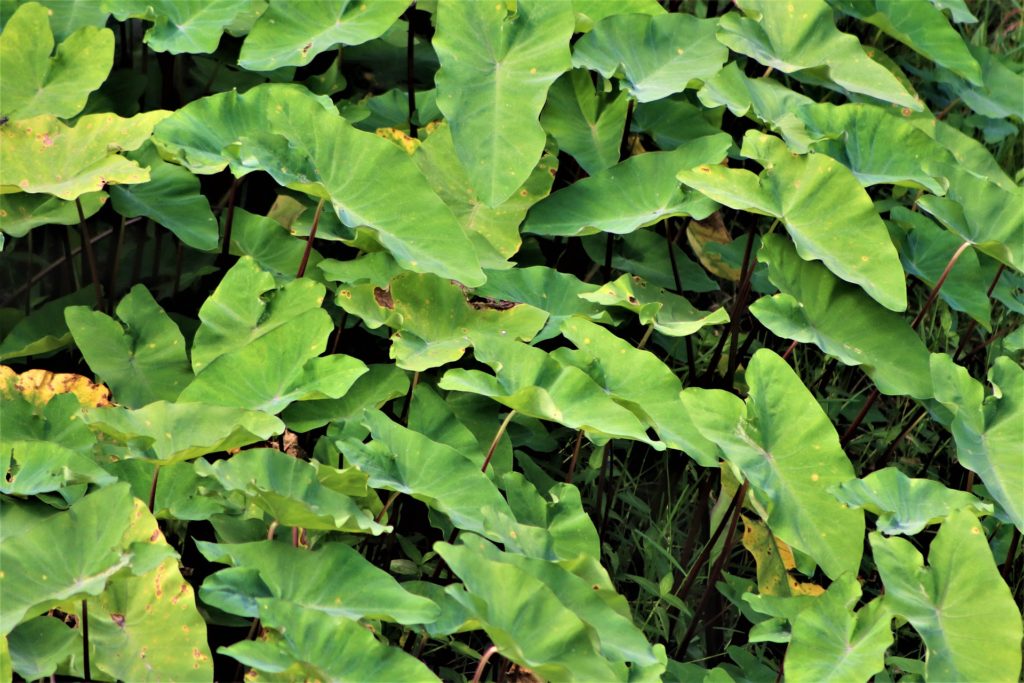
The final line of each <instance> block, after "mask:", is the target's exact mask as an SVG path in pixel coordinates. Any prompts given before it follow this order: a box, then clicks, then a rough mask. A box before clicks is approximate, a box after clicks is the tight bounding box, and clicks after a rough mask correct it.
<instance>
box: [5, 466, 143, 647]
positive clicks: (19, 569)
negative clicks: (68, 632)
mask: <svg viewBox="0 0 1024 683" xmlns="http://www.w3.org/2000/svg"><path fill="white" fill-rule="evenodd" d="M18 506H19V504H18V503H11V502H8V501H6V500H5V501H4V504H3V507H2V508H0V520H2V519H5V518H7V519H13V518H9V517H8V516H9V515H12V514H17V512H16V511H17V508H18ZM131 514H132V497H131V494H130V493H129V490H128V485H127V484H120V483H119V484H114V485H112V486H107V487H105V488H102V489H100V490H99V491H97V492H95V493H93V494H90V495H88V496H85V497H84V498H82V499H81V500H79V501H78V502H77V503H75V504H74V505H72V506H71V508H70V509H69V510H68V511H67V512H58V513H56V514H53V515H50V516H49V517H46V518H41V519H35V520H33V522H32V523H30V524H26V523H25V520H24V519H22V520H21V521H20V523H18V524H17V525H13V524H12V525H11V526H9V527H7V533H6V534H5V538H4V542H3V544H0V565H2V566H3V568H4V570H3V573H2V574H0V587H2V588H3V595H4V599H3V601H2V602H0V634H3V635H5V636H6V635H7V634H9V633H10V632H11V631H12V630H13V629H14V627H15V626H17V625H18V624H19V623H21V622H22V621H23V620H24V619H25V617H26V616H28V617H34V616H36V615H37V614H39V613H42V612H45V611H46V610H48V609H50V608H51V607H54V606H56V605H57V604H59V603H61V602H63V601H65V600H71V599H74V598H83V597H85V596H88V595H99V594H100V593H101V592H102V591H103V588H104V587H105V586H106V584H107V581H108V580H109V579H110V577H111V576H113V575H114V574H115V573H117V572H118V571H119V570H120V569H121V568H123V567H125V566H127V565H128V563H129V561H130V560H131V554H130V553H127V552H125V551H124V550H123V549H122V548H121V537H122V536H123V535H124V533H125V530H126V529H127V528H128V525H129V523H130V517H131ZM4 526H7V525H6V524H5V525H4ZM55 548H59V549H60V553H59V554H57V555H55V554H54V549H55Z"/></svg>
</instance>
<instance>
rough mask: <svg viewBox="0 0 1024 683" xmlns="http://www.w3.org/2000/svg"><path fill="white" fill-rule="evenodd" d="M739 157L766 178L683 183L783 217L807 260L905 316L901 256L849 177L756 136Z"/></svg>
mask: <svg viewBox="0 0 1024 683" xmlns="http://www.w3.org/2000/svg"><path fill="white" fill-rule="evenodd" d="M741 153H742V154H743V156H745V157H747V158H748V159H755V160H756V161H757V162H758V163H760V164H761V165H762V166H763V167H764V170H763V171H762V172H761V174H760V175H755V174H753V173H751V172H750V171H746V170H742V169H729V168H725V167H723V166H708V165H705V166H698V167H697V168H694V169H693V170H688V171H682V172H680V173H679V179H680V180H681V181H682V182H683V184H684V185H688V186H690V187H692V188H694V189H696V190H698V191H700V192H703V193H704V194H706V195H707V196H709V197H711V198H712V199H714V200H715V201H717V202H721V203H722V204H725V205H726V206H730V207H732V208H734V209H740V210H743V211H751V212H754V213H760V214H764V215H769V216H775V217H777V218H778V219H779V220H781V221H782V223H783V225H785V226H786V230H787V231H788V232H789V234H790V236H791V237H792V238H793V242H794V243H795V244H796V250H797V253H798V254H800V257H801V258H804V259H807V260H818V261H821V262H823V263H824V264H825V266H826V267H828V269H829V270H831V271H832V272H833V273H835V274H836V275H837V276H838V277H840V278H842V279H843V280H846V281H847V282H852V283H854V284H856V285H859V286H860V287H861V288H863V289H864V291H865V292H867V293H868V295H869V296H871V298H873V299H874V300H875V301H877V302H878V303H880V304H882V305H883V306H885V307H886V308H888V309H890V310H893V311H897V312H899V311H903V310H906V308H907V287H906V282H905V276H904V274H903V266H902V265H901V264H900V259H899V254H897V253H896V247H895V246H893V243H892V240H891V239H890V237H889V233H888V231H887V230H886V228H885V224H884V223H883V222H882V219H881V218H879V217H878V213H877V212H876V211H875V208H874V205H873V204H872V202H871V198H870V197H869V196H868V194H867V193H866V192H865V191H864V189H863V188H862V187H861V184H860V182H859V181H858V180H857V178H856V177H855V176H854V175H853V173H852V172H851V171H850V170H849V169H847V168H846V167H845V166H843V165H842V164H840V163H839V162H838V161H836V160H835V159H832V158H831V157H829V156H826V155H824V154H808V155H805V156H800V155H794V154H793V153H792V152H791V151H790V150H789V149H788V148H787V147H786V145H785V143H784V142H783V141H782V140H780V139H779V138H776V137H774V136H771V135H765V134H763V133H760V132H758V131H754V130H751V131H747V134H746V135H745V136H744V138H743V148H742V150H741Z"/></svg>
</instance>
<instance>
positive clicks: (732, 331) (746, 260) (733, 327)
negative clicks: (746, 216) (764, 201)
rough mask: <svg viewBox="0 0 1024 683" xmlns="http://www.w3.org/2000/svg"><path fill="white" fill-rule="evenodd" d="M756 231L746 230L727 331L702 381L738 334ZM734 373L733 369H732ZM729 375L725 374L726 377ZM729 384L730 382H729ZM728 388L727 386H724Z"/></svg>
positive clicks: (710, 372) (712, 373)
mask: <svg viewBox="0 0 1024 683" xmlns="http://www.w3.org/2000/svg"><path fill="white" fill-rule="evenodd" d="M756 232H757V231H756V230H755V227H754V225H753V224H751V226H750V228H749V229H748V230H747V245H746V247H745V248H744V249H743V266H742V268H740V281H739V285H738V287H737V289H736V299H735V301H733V305H732V311H730V312H729V329H728V330H727V331H726V332H723V333H722V336H721V338H720V339H719V340H718V344H717V345H715V351H714V353H713V354H712V355H711V362H710V363H708V368H707V370H705V371H704V381H705V382H709V381H710V380H711V377H712V376H713V375H714V374H715V369H716V368H717V367H718V361H720V360H721V359H722V351H723V350H725V342H726V340H727V339H729V338H730V337H732V338H735V335H737V334H739V327H738V326H739V317H740V312H741V308H742V306H743V305H744V304H745V303H746V300H747V293H748V291H749V289H750V279H751V273H752V272H753V270H754V268H753V266H752V265H751V263H750V254H751V252H752V251H753V246H754V234H755V233H756ZM736 350H737V349H736V343H735V341H734V342H733V344H732V346H731V347H730V353H729V355H730V358H729V365H730V366H732V363H733V359H732V355H733V354H734V353H735V351H736ZM733 372H735V368H733ZM728 374H729V373H727V375H728ZM730 384H731V382H730ZM726 387H727V388H728V385H726Z"/></svg>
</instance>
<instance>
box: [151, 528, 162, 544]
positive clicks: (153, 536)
mask: <svg viewBox="0 0 1024 683" xmlns="http://www.w3.org/2000/svg"><path fill="white" fill-rule="evenodd" d="M159 538H160V529H153V533H151V534H150V535H149V542H150V543H156V542H157V539H159Z"/></svg>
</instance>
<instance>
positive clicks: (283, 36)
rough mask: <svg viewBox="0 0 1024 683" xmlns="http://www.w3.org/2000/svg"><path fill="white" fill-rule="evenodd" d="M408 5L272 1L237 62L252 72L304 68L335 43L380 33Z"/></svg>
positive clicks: (402, 0)
mask: <svg viewBox="0 0 1024 683" xmlns="http://www.w3.org/2000/svg"><path fill="white" fill-rule="evenodd" d="M408 6H409V2H408V0H374V1H373V2H365V0H273V1H272V2H271V3H270V6H269V7H268V8H267V11H266V12H264V13H263V14H262V15H261V16H260V18H259V19H257V20H256V23H255V24H254V25H253V27H252V30H251V31H249V35H248V36H247V37H246V39H245V42H244V43H242V51H241V53H240V54H239V55H238V65H239V66H241V67H242V68H244V69H250V70H252V71H272V70H274V69H277V68H280V67H282V66H305V65H306V64H309V63H310V62H311V61H313V58H314V57H316V56H317V55H318V54H320V53H321V52H325V51H327V50H330V49H331V48H333V47H335V46H337V45H359V44H361V43H365V42H366V41H368V40H372V39H373V38H376V37H378V36H380V35H381V34H382V33H384V32H385V31H387V30H388V28H389V27H390V26H391V25H392V24H394V23H395V21H397V20H398V17H400V16H401V15H402V12H404V11H405V8H406V7H408Z"/></svg>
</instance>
